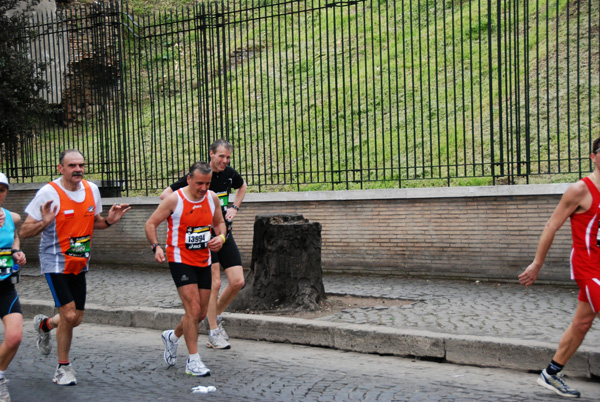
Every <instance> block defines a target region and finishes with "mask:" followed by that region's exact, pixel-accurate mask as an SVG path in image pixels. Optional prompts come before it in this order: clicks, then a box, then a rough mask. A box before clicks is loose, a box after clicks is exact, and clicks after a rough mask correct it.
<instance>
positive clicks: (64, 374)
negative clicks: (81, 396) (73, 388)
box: [52, 364, 77, 385]
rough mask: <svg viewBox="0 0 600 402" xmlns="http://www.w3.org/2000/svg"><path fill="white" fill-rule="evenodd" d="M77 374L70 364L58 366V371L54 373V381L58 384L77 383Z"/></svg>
mask: <svg viewBox="0 0 600 402" xmlns="http://www.w3.org/2000/svg"><path fill="white" fill-rule="evenodd" d="M75 374H76V373H75V370H73V367H72V366H71V365H70V364H69V365H68V366H59V367H57V368H56V373H54V379H53V380H52V381H54V382H55V383H57V384H58V385H77V379H76V378H75Z"/></svg>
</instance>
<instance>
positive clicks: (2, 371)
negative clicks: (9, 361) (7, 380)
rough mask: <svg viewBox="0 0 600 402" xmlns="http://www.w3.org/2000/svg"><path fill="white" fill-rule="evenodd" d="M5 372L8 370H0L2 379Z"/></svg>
mask: <svg viewBox="0 0 600 402" xmlns="http://www.w3.org/2000/svg"><path fill="white" fill-rule="evenodd" d="M5 373H6V370H0V380H1V379H3V378H4V374H5Z"/></svg>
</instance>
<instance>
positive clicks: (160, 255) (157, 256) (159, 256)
mask: <svg viewBox="0 0 600 402" xmlns="http://www.w3.org/2000/svg"><path fill="white" fill-rule="evenodd" d="M154 261H156V262H160V263H163V262H165V251H164V250H163V249H162V247H161V246H156V250H155V251H154Z"/></svg>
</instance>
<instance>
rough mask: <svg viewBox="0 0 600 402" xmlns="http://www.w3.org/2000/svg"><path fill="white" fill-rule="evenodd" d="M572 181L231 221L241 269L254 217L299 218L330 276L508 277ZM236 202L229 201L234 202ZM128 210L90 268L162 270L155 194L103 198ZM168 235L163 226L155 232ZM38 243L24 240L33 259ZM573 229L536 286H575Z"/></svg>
mask: <svg viewBox="0 0 600 402" xmlns="http://www.w3.org/2000/svg"><path fill="white" fill-rule="evenodd" d="M567 186H568V185H567V184H550V185H529V186H496V187H460V188H429V189H393V190H362V191H335V192H333V191H324V192H300V193H265V194H254V193H249V194H246V197H245V200H244V203H243V205H242V208H241V210H240V212H239V213H238V216H237V218H236V220H235V222H234V235H235V239H236V241H237V243H238V245H239V247H240V251H241V252H242V258H243V262H244V265H245V267H246V268H247V267H248V266H249V264H250V259H251V253H252V238H253V225H254V217H255V216H256V215H260V214H265V213H291V214H301V215H303V216H304V217H305V218H307V219H309V220H310V221H312V222H320V223H321V225H322V228H323V229H322V241H323V244H322V253H321V256H322V265H323V269H324V271H325V272H336V273H354V274H375V275H420V276H431V277H454V278H472V279H481V280H487V279H508V280H515V279H516V276H517V275H518V274H519V273H520V272H521V271H522V270H523V269H524V268H525V267H526V266H527V265H528V264H529V263H530V262H531V260H532V259H533V257H534V255H535V250H536V246H537V242H538V239H539V236H540V234H541V232H542V229H543V227H544V225H545V223H546V221H547V220H548V218H549V217H550V215H551V214H552V211H553V210H554V208H555V207H556V205H557V203H558V201H559V200H560V197H561V195H562V193H563V192H564V190H565V189H566V188H567ZM39 187H40V185H37V184H16V185H13V186H11V191H10V193H9V195H8V197H7V200H6V201H5V207H6V208H8V209H11V210H13V211H16V212H19V213H21V215H22V216H23V218H25V214H24V212H23V210H24V208H25V206H26V205H27V203H28V202H29V200H30V199H31V198H32V197H33V195H34V194H35V191H36V189H37V188H39ZM232 197H233V196H232ZM114 202H117V203H125V202H128V203H130V204H132V206H133V208H132V210H131V211H129V212H128V213H127V215H126V216H125V218H124V219H123V220H122V221H121V222H120V223H118V224H116V225H114V226H113V227H111V228H110V229H107V230H98V231H96V233H95V235H94V240H93V248H92V250H93V251H92V260H93V263H117V264H128V265H131V264H138V265H144V266H152V265H156V266H157V265H158V264H156V263H155V262H154V260H153V255H152V252H151V250H150V246H149V244H148V242H147V240H146V238H145V233H144V223H145V222H146V219H147V218H148V217H149V216H150V214H151V213H152V212H153V211H154V209H155V208H156V206H157V205H158V202H159V199H158V197H139V198H137V197H129V198H105V199H103V205H104V207H105V211H104V213H103V214H104V215H105V214H106V212H107V211H108V208H110V205H112V203H114ZM159 231H160V233H159V238H160V239H164V238H165V237H166V224H164V223H163V224H162V225H161V226H160V227H159ZM38 242H39V238H37V237H36V238H33V239H27V240H24V241H22V243H23V245H22V248H23V250H24V251H25V252H26V253H27V255H28V259H29V260H30V261H35V260H36V259H37V245H38ZM570 247H571V238H570V226H569V224H568V223H567V224H565V225H564V227H563V228H561V230H560V231H559V232H558V233H557V236H556V238H555V240H554V245H553V247H552V249H551V250H550V252H549V254H548V257H547V260H546V264H545V266H544V269H543V270H542V273H541V275H540V281H552V282H556V281H559V282H563V281H564V282H567V281H569V253H570Z"/></svg>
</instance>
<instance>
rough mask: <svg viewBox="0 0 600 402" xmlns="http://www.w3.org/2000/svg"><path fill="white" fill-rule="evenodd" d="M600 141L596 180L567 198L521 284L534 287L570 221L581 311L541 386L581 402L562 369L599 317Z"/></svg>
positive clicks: (585, 180)
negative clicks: (564, 226)
mask: <svg viewBox="0 0 600 402" xmlns="http://www.w3.org/2000/svg"><path fill="white" fill-rule="evenodd" d="M598 153H600V138H598V139H596V140H595V141H594V143H593V146H592V154H591V155H590V158H591V159H592V162H593V164H594V171H593V172H592V174H591V175H589V176H587V177H584V178H583V179H582V180H579V181H578V182H576V183H574V184H572V185H571V186H569V188H568V189H567V190H566V191H565V193H564V194H563V196H562V198H561V200H560V203H559V204H558V206H557V207H556V209H555V210H554V213H553V214H552V216H551V217H550V220H549V221H548V222H547V223H546V227H545V228H544V231H543V232H542V236H541V238H540V241H539V244H538V248H537V252H536V254H535V259H534V260H533V262H532V263H531V265H529V266H528V267H527V269H525V271H524V272H523V273H522V274H521V275H519V281H520V282H521V284H523V285H525V286H531V285H533V283H534V282H535V281H536V279H537V277H538V273H539V272H540V269H541V268H542V265H543V264H544V260H545V259H546V255H547V254H548V250H549V249H550V246H551V245H552V241H553V240H554V235H555V234H556V232H557V231H558V229H560V227H561V226H562V225H563V224H564V223H565V221H566V220H567V218H570V219H571V235H572V236H573V248H572V249H571V279H574V280H575V281H576V282H577V285H578V286H579V289H580V291H579V297H578V304H577V310H576V311H575V316H574V317H573V321H572V322H571V325H569V327H568V328H567V330H566V331H565V333H564V334H563V336H562V338H561V339H560V342H559V344H558V350H557V351H556V353H555V354H554V357H553V359H552V361H551V362H550V364H549V365H548V367H546V368H545V369H544V370H543V371H542V372H541V374H540V377H539V378H538V380H537V382H538V384H540V385H541V386H543V387H545V388H548V389H550V390H552V391H554V392H556V393H557V394H559V395H561V396H565V397H571V398H579V397H580V396H581V394H580V392H579V391H577V390H575V389H573V388H571V387H569V386H568V385H567V384H566V383H565V382H564V380H563V379H562V369H563V367H564V366H565V364H567V361H568V360H569V359H570V358H571V356H573V354H575V352H576V351H577V349H578V348H579V345H581V342H583V338H584V337H585V335H586V334H587V332H588V331H589V329H590V328H591V326H592V323H593V321H594V319H595V318H596V317H597V316H598V312H599V311H600V238H599V237H598V227H599V224H600V191H599V189H600V155H598Z"/></svg>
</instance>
